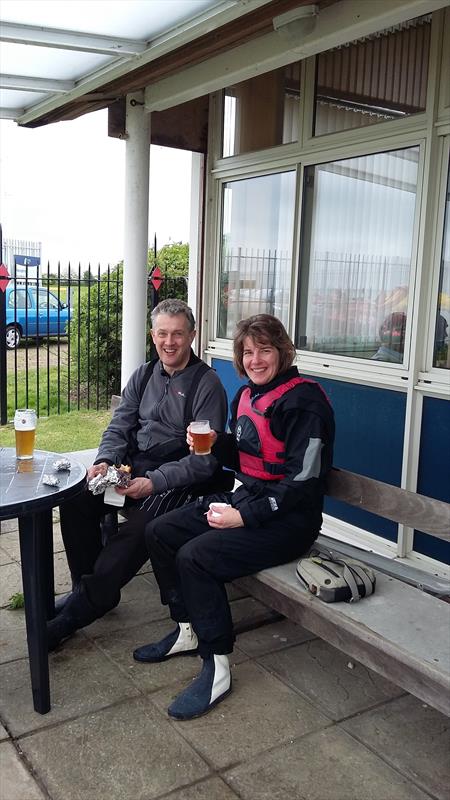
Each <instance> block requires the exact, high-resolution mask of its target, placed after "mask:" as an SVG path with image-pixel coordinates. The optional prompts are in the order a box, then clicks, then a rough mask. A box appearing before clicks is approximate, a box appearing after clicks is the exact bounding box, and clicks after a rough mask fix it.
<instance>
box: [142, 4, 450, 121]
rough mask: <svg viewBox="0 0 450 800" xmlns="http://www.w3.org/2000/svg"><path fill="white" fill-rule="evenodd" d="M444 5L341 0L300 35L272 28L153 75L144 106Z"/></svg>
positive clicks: (181, 99) (217, 85)
mask: <svg viewBox="0 0 450 800" xmlns="http://www.w3.org/2000/svg"><path fill="white" fill-rule="evenodd" d="M448 5H449V0H389V2H386V0H342V2H340V3H336V4H335V5H332V6H329V7H328V8H325V9H323V11H321V12H320V13H319V14H318V16H317V21H316V25H315V27H314V29H313V31H312V32H311V33H309V34H307V35H305V36H304V37H303V38H302V40H301V41H298V42H295V41H290V42H289V41H288V40H287V39H286V37H285V36H280V35H279V33H278V32H275V31H274V32H273V33H269V34H266V35H265V36H261V37H259V38H258V39H255V40H254V41H251V42H248V43H246V44H243V45H241V46H239V47H236V48H234V49H233V50H229V51H228V52H227V53H222V54H220V55H218V56H215V57H213V58H211V59H209V60H208V61H205V62H202V63H201V64H196V65H194V66H192V67H189V68H187V69H185V70H184V71H183V72H182V73H180V74H176V75H172V76H169V77H167V78H163V79H161V80H160V81H155V82H154V83H152V84H151V85H150V86H148V87H147V88H146V90H145V107H146V109H147V110H148V111H163V110H164V109H166V108H170V107H172V106H176V105H179V104H180V103H185V102H188V101H189V100H193V99H194V98H196V97H200V96H202V95H204V94H209V93H210V92H214V91H218V90H219V89H223V88H225V87H227V86H232V85H233V84H234V83H239V82H240V81H243V80H247V79H249V78H252V77H254V76H255V75H258V74H261V73H264V72H268V71H270V70H273V69H276V68H278V67H282V66H285V65H286V64H290V63H292V62H294V61H299V60H301V59H303V58H306V57H308V56H311V55H315V54H316V53H319V52H323V51H325V50H329V49H330V48H332V47H338V46H339V45H342V44H345V43H347V42H350V41H353V40H355V39H359V38H361V37H362V36H368V35H370V34H372V33H376V32H377V31H379V30H383V29H384V28H389V27H391V26H393V25H398V24H399V23H401V22H404V21H405V20H408V19H412V18H414V17H419V16H421V15H423V14H429V13H431V12H433V11H438V10H439V9H440V8H443V7H446V6H448Z"/></svg>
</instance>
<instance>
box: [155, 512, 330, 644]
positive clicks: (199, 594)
mask: <svg viewBox="0 0 450 800" xmlns="http://www.w3.org/2000/svg"><path fill="white" fill-rule="evenodd" d="M212 499H213V498H211V500H212ZM221 499H224V498H221ZM207 507H208V498H206V499H204V500H203V502H200V501H197V502H193V503H190V504H189V505H187V506H185V507H184V508H183V509H179V510H176V511H172V512H170V513H169V514H165V515H164V516H163V517H160V518H158V519H155V520H153V521H152V522H150V523H149V524H148V525H147V527H146V529H145V539H146V542H147V547H148V552H149V555H150V560H151V562H152V566H153V571H154V574H155V577H156V579H157V581H158V585H159V589H160V594H161V602H162V603H163V604H164V605H168V606H169V608H170V614H171V617H172V619H173V620H175V621H176V622H191V624H192V626H193V628H194V630H195V632H196V634H197V636H198V639H199V652H200V655H202V656H203V657H207V656H208V655H210V654H211V653H231V652H232V650H233V642H234V639H235V637H234V633H233V623H232V618H231V611H230V606H229V603H228V598H227V594H226V591H225V583H227V582H228V581H232V580H234V579H235V578H242V577H244V576H245V575H251V574H253V573H254V572H258V571H259V570H262V569H267V568H268V567H274V566H277V565H278V564H284V563H286V562H287V561H292V560H293V559H294V558H298V557H300V556H301V555H302V554H303V553H305V552H307V551H308V550H309V548H310V547H311V545H312V543H313V541H314V540H315V538H316V537H317V534H318V531H317V530H315V531H311V530H305V529H302V527H299V525H298V524H297V525H295V524H292V517H290V519H289V523H288V522H287V520H285V521H284V522H283V520H277V522H276V523H275V522H271V524H270V525H269V524H266V525H263V526H261V527H260V528H246V527H242V528H227V529H224V530H217V529H215V528H210V526H209V525H208V523H207V521H206V517H205V508H207Z"/></svg>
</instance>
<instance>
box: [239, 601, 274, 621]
mask: <svg viewBox="0 0 450 800" xmlns="http://www.w3.org/2000/svg"><path fill="white" fill-rule="evenodd" d="M230 609H231V616H232V618H233V623H234V625H237V624H238V623H239V622H243V621H245V622H246V623H248V624H249V625H251V624H252V623H253V622H255V621H256V620H258V619H259V618H260V617H261V616H263V615H264V614H266V613H269V612H271V609H270V608H268V607H267V606H265V605H264V603H260V601H259V600H255V598H254V597H242V598H239V599H236V600H232V601H231V602H230Z"/></svg>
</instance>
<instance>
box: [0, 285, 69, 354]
mask: <svg viewBox="0 0 450 800" xmlns="http://www.w3.org/2000/svg"><path fill="white" fill-rule="evenodd" d="M69 320H70V314H69V308H68V306H67V303H62V302H61V301H60V300H58V298H57V296H56V295H55V294H53V292H50V291H48V289H44V288H42V287H41V286H37V285H36V284H31V283H28V285H26V284H25V283H19V282H17V284H16V282H15V281H10V283H9V284H8V286H7V287H6V347H7V348H8V350H14V348H16V347H17V346H18V345H19V343H20V341H21V339H22V338H39V337H40V336H67V333H68V322H69Z"/></svg>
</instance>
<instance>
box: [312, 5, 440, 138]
mask: <svg viewBox="0 0 450 800" xmlns="http://www.w3.org/2000/svg"><path fill="white" fill-rule="evenodd" d="M430 30H431V14H428V15H426V16H423V17H417V18H416V19H412V20H409V21H408V22H404V23H402V24H401V25H396V26H395V27H394V28H388V29H387V30H384V31H380V32H379V33H375V34H372V35H371V36H366V37H364V39H360V40H357V41H355V42H350V43H349V44H346V45H342V46H341V47H336V48H334V49H333V50H327V51H325V52H324V53H320V54H319V56H318V57H317V80H316V101H315V125H314V134H315V136H321V135H322V134H324V133H335V132H336V131H344V130H348V129H349V128H361V127H364V126H366V125H373V123H375V122H382V121H383V120H388V119H397V118H402V117H406V116H409V115H410V114H417V113H418V112H420V111H424V110H425V106H426V99H427V80H428V57H429V52H430Z"/></svg>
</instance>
